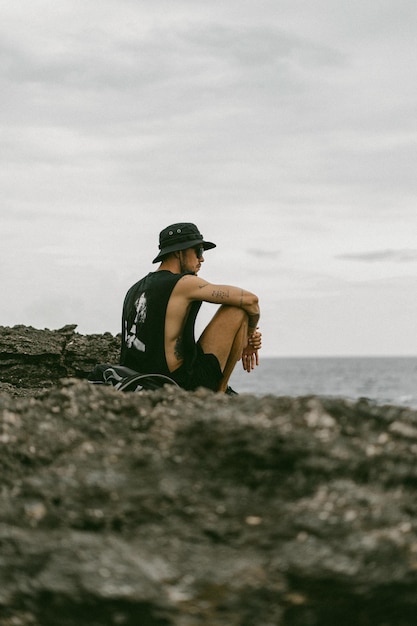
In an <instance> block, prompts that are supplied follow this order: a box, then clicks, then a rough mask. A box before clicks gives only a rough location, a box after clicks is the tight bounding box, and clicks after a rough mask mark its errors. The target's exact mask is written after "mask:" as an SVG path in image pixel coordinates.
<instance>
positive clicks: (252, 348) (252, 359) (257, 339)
mask: <svg viewBox="0 0 417 626" xmlns="http://www.w3.org/2000/svg"><path fill="white" fill-rule="evenodd" d="M261 347H262V333H260V332H259V331H258V329H256V330H255V331H254V332H253V333H252V334H251V335H249V337H248V343H247V345H246V346H245V348H243V352H242V365H243V369H244V370H245V371H246V372H251V371H252V370H253V369H254V367H255V365H259V354H258V350H260V349H261Z"/></svg>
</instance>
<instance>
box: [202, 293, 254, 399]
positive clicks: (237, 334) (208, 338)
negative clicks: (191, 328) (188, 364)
mask: <svg viewBox="0 0 417 626" xmlns="http://www.w3.org/2000/svg"><path fill="white" fill-rule="evenodd" d="M247 336H248V316H247V314H246V313H245V311H243V310H242V309H239V308H238V307H234V306H226V305H223V306H221V307H220V308H219V309H218V311H217V313H216V314H215V315H214V317H213V319H212V320H211V322H210V323H209V324H208V325H207V327H206V328H205V330H204V331H203V333H202V335H201V337H200V339H199V341H198V343H199V344H200V346H201V347H202V349H203V351H204V352H205V353H206V354H210V353H211V354H214V355H215V356H216V357H217V359H218V361H219V364H220V368H221V370H222V372H223V379H222V381H221V383H220V386H219V391H226V388H227V384H228V381H229V378H230V376H231V374H232V372H233V370H234V368H235V366H236V363H237V362H238V361H239V359H240V358H241V356H242V351H243V348H244V347H245V345H246V342H247Z"/></svg>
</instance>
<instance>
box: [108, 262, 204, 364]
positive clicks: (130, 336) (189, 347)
mask: <svg viewBox="0 0 417 626" xmlns="http://www.w3.org/2000/svg"><path fill="white" fill-rule="evenodd" d="M182 276H185V274H172V272H168V271H166V270H162V271H158V272H151V273H150V274H148V275H147V276H145V277H144V278H142V279H141V280H140V281H138V282H137V283H136V284H135V285H133V287H131V288H130V289H129V291H128V292H127V294H126V297H125V300H124V303H123V316H122V349H121V357H120V363H121V365H125V366H126V367H130V368H132V369H134V370H136V371H138V372H143V373H144V374H148V373H153V374H165V375H169V373H170V372H169V369H168V365H167V361H166V356H165V317H166V310H167V306H168V301H169V298H170V296H171V293H172V290H173V289H174V287H175V285H176V284H177V282H178V281H179V279H180V278H182ZM200 306H201V302H197V301H196V302H193V303H192V305H191V309H190V311H189V314H188V317H187V321H186V324H185V328H184V332H183V351H184V365H185V367H186V368H187V369H188V368H190V367H192V364H193V360H194V358H195V354H196V348H195V338H194V325H195V319H196V317H197V313H198V311H199V309H200Z"/></svg>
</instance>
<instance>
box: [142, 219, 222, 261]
mask: <svg viewBox="0 0 417 626" xmlns="http://www.w3.org/2000/svg"><path fill="white" fill-rule="evenodd" d="M197 245H200V246H202V247H203V248H204V250H210V249H211V248H215V247H216V244H215V243H212V242H211V241H204V239H203V235H202V234H201V233H200V231H199V230H198V228H197V226H196V225H195V224H191V223H190V222H180V223H179V224H171V226H167V227H166V228H164V230H161V232H160V233H159V250H160V252H159V254H158V256H157V257H155V258H154V260H153V261H152V263H157V262H158V261H161V260H162V259H163V257H164V256H165V255H166V254H169V253H170V252H176V251H177V250H185V249H186V248H193V247H194V246H197Z"/></svg>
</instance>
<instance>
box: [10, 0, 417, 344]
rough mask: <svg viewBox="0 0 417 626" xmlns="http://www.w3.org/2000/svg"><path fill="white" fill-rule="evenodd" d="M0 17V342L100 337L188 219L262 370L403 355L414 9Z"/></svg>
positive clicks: (59, 8) (415, 86)
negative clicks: (258, 347)
mask: <svg viewBox="0 0 417 626" xmlns="http://www.w3.org/2000/svg"><path fill="white" fill-rule="evenodd" d="M0 7H1V8H0V33H1V38H0V46H1V55H0V81H1V83H0V89H1V94H2V95H1V100H0V107H1V121H0V123H1V151H0V158H1V170H0V194H1V234H2V244H1V248H0V249H1V252H0V262H1V264H0V276H1V285H2V298H1V303H0V324H1V325H9V326H12V325H15V324H22V323H23V324H30V325H32V326H35V327H37V328H45V327H48V328H60V327H61V326H63V325H65V324H70V323H76V324H78V331H79V332H81V333H93V332H104V331H110V332H112V333H117V332H119V329H120V317H121V306H122V300H123V297H124V294H125V292H126V291H127V289H128V287H130V285H131V284H132V283H133V282H135V281H136V280H137V279H139V278H140V277H141V276H142V275H143V274H145V273H147V272H148V271H150V270H152V269H155V266H153V265H152V263H151V261H152V259H153V258H154V256H155V255H156V253H157V242H158V233H159V231H160V230H161V229H162V228H164V227H165V226H166V225H167V224H169V223H172V222H177V221H192V222H194V223H196V224H197V225H198V226H199V228H200V230H201V231H202V233H203V235H204V236H205V237H206V238H207V239H209V240H211V241H214V242H216V243H217V248H216V249H214V250H211V251H208V252H207V253H206V255H205V263H204V266H203V268H202V271H201V273H200V276H202V277H205V278H207V279H208V280H209V281H211V282H214V283H229V284H234V285H238V286H242V287H246V288H247V289H250V290H251V291H254V292H255V293H257V294H258V295H259V298H260V304H261V311H262V317H261V324H260V326H261V330H262V332H263V339H264V348H263V353H264V355H265V356H267V355H268V356H292V355H307V356H308V355H401V354H403V355H417V332H416V326H417V323H416V320H417V239H416V238H417V206H416V197H417V193H416V192H417V175H416V165H417V63H416V59H417V37H416V30H417V2H416V1H415V0H377V1H376V0H338V1H335V0H314V1H313V2H312V1H311V0H301V1H300V0H246V1H245V0H228V1H227V2H225V1H224V0H210V1H209V2H208V1H207V0H176V1H173V0H165V1H164V0H152V1H151V0H146V1H141V0H65V1H64V0H55V1H54V2H52V1H51V0H49V1H43V0H18V1H16V2H8V3H6V2H2V3H1V5H0ZM212 313H213V307H210V306H209V305H207V306H205V307H204V310H203V313H202V320H201V322H200V325H202V324H203V323H204V322H205V320H206V319H208V318H209V317H210V316H211V314H212Z"/></svg>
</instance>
